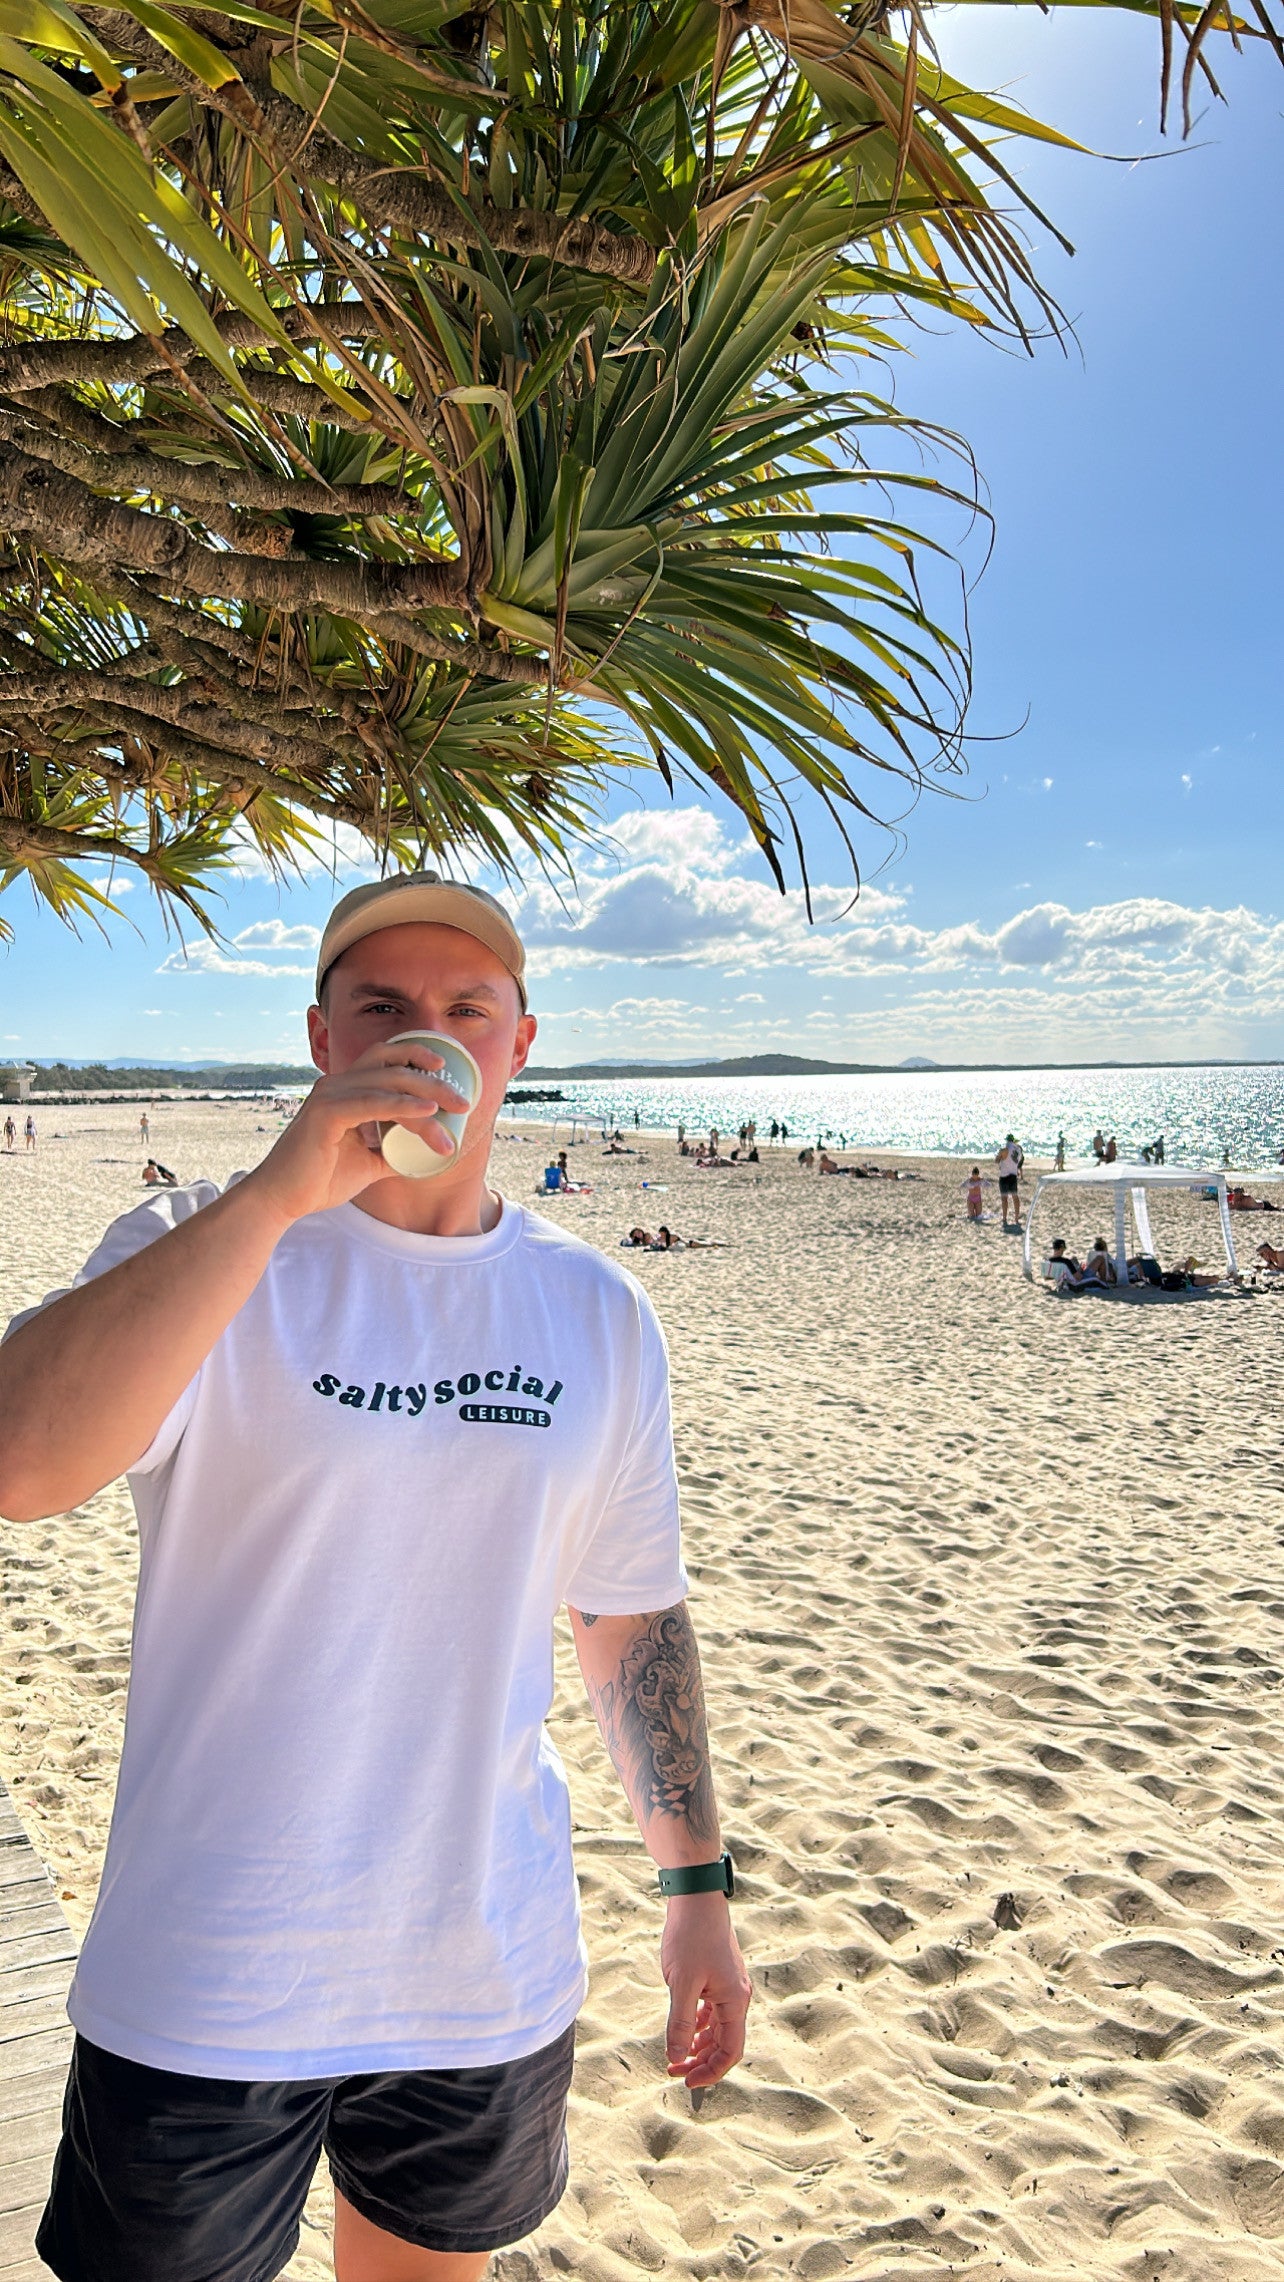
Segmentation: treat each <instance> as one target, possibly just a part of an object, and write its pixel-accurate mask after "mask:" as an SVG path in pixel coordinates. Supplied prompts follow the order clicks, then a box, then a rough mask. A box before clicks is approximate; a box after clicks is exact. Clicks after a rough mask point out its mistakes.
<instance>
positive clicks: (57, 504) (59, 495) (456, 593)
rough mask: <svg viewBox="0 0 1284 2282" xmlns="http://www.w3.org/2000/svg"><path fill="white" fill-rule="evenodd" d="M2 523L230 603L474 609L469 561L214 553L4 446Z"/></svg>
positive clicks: (0, 449) (343, 611)
mask: <svg viewBox="0 0 1284 2282" xmlns="http://www.w3.org/2000/svg"><path fill="white" fill-rule="evenodd" d="M0 525H2V526H5V527H7V528H8V529H9V530H11V531H21V532H23V533H24V534H26V535H27V536H29V537H32V538H34V539H36V540H37V541H38V542H39V543H41V544H43V545H46V546H48V547H49V548H50V550H51V552H53V553H55V554H58V555H61V556H62V557H63V559H64V560H66V561H68V562H70V563H73V564H75V565H77V566H82V565H83V566H86V567H90V568H92V569H95V570H106V571H113V570H118V569H121V568H128V569H130V570H138V571H146V572H150V573H151V574H152V575H153V576H154V577H156V578H159V579H161V580H162V581H163V582H164V584H165V585H166V586H167V587H169V588H170V589H171V590H174V589H177V590H178V591H180V592H182V593H187V594H192V595H199V596H217V597H218V598H219V599H220V600H224V601H233V602H258V603H264V604H268V605H271V606H273V607H275V608H277V609H280V610H328V611H332V612H334V613H335V614H336V615H338V616H340V617H344V618H357V619H363V618H369V617H374V616H378V615H380V614H381V613H387V612H389V611H398V610H405V609H407V608H409V609H415V608H418V609H430V610H431V609H437V610H451V611H455V612H459V613H461V614H463V613H465V612H466V609H467V604H466V596H465V580H466V572H465V568H464V566H463V565H462V564H459V563H452V562H446V561H441V560H439V561H437V562H427V563H370V564H362V563H360V562H351V563H345V562H316V561H311V560H303V559H301V558H299V557H293V558H282V559H271V558H268V557H265V556H262V555H247V554H238V553H236V552H234V551H233V550H231V549H228V550H226V551H223V550H220V549H218V548H216V547H205V546H202V545H201V544H200V543H199V542H198V541H197V540H195V539H192V538H190V537H189V536H188V534H187V532H186V531H184V529H183V527H182V525H181V524H180V523H177V522H175V521H173V520H172V519H171V518H170V517H168V516H163V515H150V514H145V513H143V512H141V511H140V510H139V509H138V508H135V507H124V506H122V505H120V504H119V502H114V501H108V500H103V499H100V498H99V497H98V496H97V494H96V493H95V492H93V491H91V490H90V489H89V487H88V486H87V485H86V484H83V483H80V482H78V481H77V480H76V478H75V477H74V476H67V475H62V474H59V473H57V472H56V471H54V470H52V469H51V468H50V467H49V466H48V465H47V464H46V463H44V462H43V461H41V460H38V459H34V458H33V457H32V456H31V455H30V453H28V452H22V451H18V450H16V449H15V448H14V447H13V446H12V445H5V444H0Z"/></svg>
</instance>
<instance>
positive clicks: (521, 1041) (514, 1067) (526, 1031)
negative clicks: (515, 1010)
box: [508, 1014, 539, 1078]
mask: <svg viewBox="0 0 1284 2282" xmlns="http://www.w3.org/2000/svg"><path fill="white" fill-rule="evenodd" d="M538 1029H539V1024H538V1022H537V1021H536V1020H535V1017H534V1015H533V1014H524V1015H523V1016H522V1018H521V1021H520V1022H519V1023H518V1025H517V1036H516V1038H515V1039H514V1040H513V1059H512V1062H511V1064H510V1065H509V1071H508V1074H509V1076H510V1078H515V1077H516V1076H517V1075H518V1072H519V1071H521V1070H524V1069H525V1067H526V1064H527V1062H528V1060H529V1059H530V1050H531V1047H532V1046H533V1045H534V1043H535V1033H536V1031H537V1030H538Z"/></svg>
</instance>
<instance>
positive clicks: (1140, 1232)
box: [1021, 1164, 1261, 1293]
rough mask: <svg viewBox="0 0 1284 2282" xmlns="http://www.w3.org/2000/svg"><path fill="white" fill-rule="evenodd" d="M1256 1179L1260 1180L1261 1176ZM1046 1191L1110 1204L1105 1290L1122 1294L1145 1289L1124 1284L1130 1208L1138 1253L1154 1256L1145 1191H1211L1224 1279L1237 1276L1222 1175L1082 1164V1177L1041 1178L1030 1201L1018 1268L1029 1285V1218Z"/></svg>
mask: <svg viewBox="0 0 1284 2282" xmlns="http://www.w3.org/2000/svg"><path fill="white" fill-rule="evenodd" d="M1257 1177H1258V1178H1259V1179H1260V1178H1261V1176H1260V1175H1258V1176H1257ZM1045 1189H1086V1190H1087V1191H1088V1192H1089V1194H1093V1193H1095V1194H1096V1195H1097V1196H1098V1197H1099V1198H1100V1199H1101V1202H1102V1203H1103V1204H1105V1203H1106V1202H1107V1201H1110V1202H1111V1203H1112V1204H1113V1207H1114V1228H1115V1243H1114V1251H1113V1253H1112V1255H1111V1257H1112V1260H1113V1263H1114V1271H1115V1275H1116V1277H1117V1279H1118V1281H1117V1282H1116V1284H1115V1285H1114V1286H1113V1287H1112V1286H1109V1285H1107V1286H1106V1287H1105V1288H1106V1289H1107V1290H1110V1289H1114V1290H1115V1291H1117V1292H1120V1293H1123V1292H1126V1291H1130V1290H1138V1291H1140V1290H1144V1289H1146V1287H1145V1286H1144V1285H1130V1284H1129V1282H1128V1213H1129V1209H1130V1208H1131V1211H1132V1223H1133V1228H1134V1229H1135V1231H1136V1236H1137V1249H1138V1250H1139V1251H1141V1252H1151V1253H1153V1251H1154V1245H1153V1243H1152V1241H1151V1235H1150V1214H1149V1212H1148V1210H1147V1208H1146V1191H1147V1189H1216V1191H1217V1210H1218V1213H1219V1215H1220V1217H1221V1224H1222V1242H1223V1244H1224V1245H1225V1247H1226V1270H1227V1274H1228V1275H1232V1276H1234V1275H1238V1273H1239V1263H1238V1261H1237V1260H1236V1258H1235V1238H1234V1236H1233V1234H1232V1233H1231V1220H1230V1207H1229V1205H1228V1204H1227V1202H1226V1174H1225V1173H1224V1172H1223V1171H1221V1170H1218V1171H1217V1172H1207V1173H1206V1172H1201V1170H1200V1168H1199V1167H1198V1166H1197V1165H1196V1166H1190V1165H1122V1164H1116V1165H1085V1166H1084V1168H1083V1170H1082V1172H1078V1173H1044V1175H1043V1177H1042V1179H1041V1180H1040V1182H1039V1185H1038V1187H1037V1188H1036V1190H1035V1192H1034V1195H1033V1197H1032V1198H1031V1200H1030V1210H1029V1211H1028V1213H1027V1214H1026V1217H1025V1240H1024V1242H1023V1244H1022V1247H1021V1265H1022V1268H1023V1269H1024V1271H1025V1273H1026V1275H1027V1276H1028V1277H1029V1278H1030V1279H1031V1281H1033V1279H1034V1266H1033V1257H1032V1256H1033V1249H1034V1246H1033V1232H1034V1216H1035V1214H1036V1212H1037V1211H1038V1209H1039V1199H1040V1197H1041V1196H1042V1195H1043V1192H1044V1190H1045Z"/></svg>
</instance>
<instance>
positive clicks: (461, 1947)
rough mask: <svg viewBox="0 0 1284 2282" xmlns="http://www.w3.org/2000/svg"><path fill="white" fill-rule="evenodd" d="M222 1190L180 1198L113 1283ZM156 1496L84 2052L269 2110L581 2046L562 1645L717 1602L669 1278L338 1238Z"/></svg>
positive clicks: (180, 1444)
mask: <svg viewBox="0 0 1284 2282" xmlns="http://www.w3.org/2000/svg"><path fill="white" fill-rule="evenodd" d="M217 1194H218V1190H217V1189H216V1188H215V1187H214V1185H213V1184H212V1183H210V1182H198V1183H197V1184H196V1185H195V1186H194V1187H192V1188H188V1189H175V1190H166V1191H162V1192H160V1193H159V1194H157V1195H154V1196H149V1197H148V1198H147V1199H146V1200H145V1202H143V1203H142V1204H139V1205H137V1206H136V1207H135V1208H134V1209H133V1211H131V1212H127V1213H125V1214H124V1215H123V1217H122V1218H121V1219H119V1220H117V1221H116V1222H115V1223H114V1224H113V1226H112V1227H111V1228H110V1229H109V1230H108V1232H107V1236H106V1238H105V1239H104V1241H103V1243H102V1244H101V1246H100V1247H99V1249H98V1250H97V1251H96V1252H95V1253H94V1254H93V1256H92V1258H91V1259H90V1260H89V1261H88V1263H87V1264H86V1266H85V1268H84V1269H83V1270H82V1271H81V1274H80V1275H79V1276H78V1277H77V1278H76V1281H77V1283H82V1282H85V1281H86V1280H88V1278H90V1277H92V1276H97V1275H101V1274H102V1273H103V1272H104V1271H105V1270H106V1269H108V1268H111V1267H114V1266H115V1265H116V1264H117V1263H118V1262H119V1261H121V1260H124V1259H126V1258H128V1257H129V1256H130V1255H132V1254H133V1253H135V1252H136V1251H138V1250H139V1249H141V1247H142V1246H143V1245H145V1244H148V1243H151V1242H153V1241H154V1240H155V1239H156V1238H157V1237H159V1236H161V1235H163V1234H164V1233H165V1231H166V1230H167V1229H169V1228H170V1227H171V1226H173V1225H174V1224H175V1223H176V1222H177V1221H179V1220H182V1219H185V1218H186V1217H187V1216H188V1215H189V1214H190V1213H192V1212H194V1211H196V1210H198V1209H199V1208H200V1207H201V1206H202V1205H205V1204H209V1203H211V1202H212V1201H213V1199H214V1197H215V1196H216V1195H217ZM52 1296H53V1297H55V1298H56V1297H57V1296H58V1295H57V1294H54V1295H52ZM45 1304H46V1305H48V1304H49V1302H46V1303H45ZM18 1320H19V1321H22V1320H25V1318H19V1319H18ZM130 1487H131V1489H132V1491H133V1495H134V1502H135V1505H136V1507H137V1510H138V1519H139V1532H140V1538H141V1569H140V1576H139V1586H138V1601H137V1607H136V1612H135V1619H134V1647H133V1671H132V1677H131V1681H130V1690H129V1705H128V1713H127V1718H126V1725H125V1744H124V1754H123V1758H122V1762H121V1770H120V1782H119V1787H118V1790H117V1794H116V1805H115V1811H114V1814H113V1817H112V1826H111V1836H110V1840H109V1843H108V1848H107V1860H106V1865H105V1868H104V1871H103V1879H102V1887H101V1890H100V1893H99V1898H98V1905H97V1908H96V1909H95V1911H94V1916H93V1921H92V1923H91V1925H90V1928H89V1932H88V1934H87V1936H86V1938H85V1944H84V1949H83V1952H82V1955H81V1959H80V1963H79V1965H78V1967H77V1969H76V1976H75V1980H74V1983H73V1985H72V1992H71V1997H70V2001H69V2006H68V2010H69V2012H70V2014H71V2018H72V2020H73V2021H74V2023H75V2025H76V2027H77V2028H78V2029H79V2030H80V2031H81V2032H82V2034H83V2035H85V2036H86V2037H88V2038H89V2039H90V2040H91V2041H92V2042H93V2043H95V2044H98V2045H101V2046H103V2047H105V2049H106V2050H107V2051H109V2052H114V2053H119V2054H122V2055H124V2056H125V2057H126V2058H128V2059H132V2060H138V2061H142V2062H144V2063H147V2064H149V2065H151V2066H153V2067H158V2068H166V2069H170V2070H173V2071H176V2072H178V2073H180V2074H185V2075H195V2076H213V2077H228V2078H253V2079H268V2078H274V2079H287V2078H298V2077H321V2076H339V2075H349V2074H364V2073H366V2072H373V2071H379V2070H392V2069H414V2068H455V2067H476V2066H483V2065H485V2064H487V2063H489V2062H492V2061H497V2060H505V2059H514V2058H516V2057H518V2056H519V2055H520V2054H522V2053H526V2052H532V2051H535V2050H537V2049H538V2048H539V2046H541V2045H543V2044H546V2043H548V2042H549V2041H550V2040H551V2039H552V2038H554V2037H555V2036H557V2035H559V2034H560V2033H561V2031H562V2030H563V2029H564V2028H566V2027H567V2026H568V2024H569V2023H570V2022H571V2021H572V2020H573V2019H574V2017H575V2014H576V2013H577V2011H578V2010H579V2007H580V2005H581V2003H582V2002H583V1997H584V1989H585V1960H584V1949H583V1944H582V1942H581V1939H580V1932H579V1911H578V1901H577V1894H576V1886H575V1877H574V1870H573V1866H572V1860H571V1838H570V1808H569V1801H568V1797H567V1789H566V1778H565V1774H564V1772H563V1769H562V1765H561V1762H560V1760H559V1758H558V1756H557V1753H556V1751H555V1750H554V1748H553V1745H552V1743H551V1741H550V1739H549V1736H548V1734H547V1732H546V1730H545V1727H544V1719H545V1715H546V1713H547V1711H548V1707H549V1702H550V1699H551V1695H552V1685H553V1671H552V1666H553V1620H554V1616H555V1613H556V1611H557V1609H558V1607H559V1605H560V1603H561V1602H562V1601H564V1600H569V1601H570V1602H571V1603H572V1605H574V1606H576V1607H578V1608H587V1609H589V1610H593V1611H597V1612H598V1613H600V1614H603V1615H615V1616H623V1615H631V1614H633V1613H635V1612H640V1611H642V1610H649V1609H658V1608H667V1607H671V1606H672V1605H673V1603H674V1602H676V1601H679V1600H681V1599H682V1597H683V1595H684V1593H685V1591H686V1584H687V1580H686V1576H685V1574H684V1571H683V1567H682V1562H681V1556H680V1550H679V1538H678V1500H677V1484H676V1479H675V1473H674V1463H673V1444H672V1432H671V1427H670V1421H669V1394H668V1367H667V1356H666V1352H665V1346H664V1340H663V1335H662V1334H661V1331H660V1328H659V1325H658V1323H657V1322H656V1319H655V1316H654V1314H653V1313H652V1310H651V1307H650V1304H649V1302H648V1301H647V1299H646V1297H645V1295H644V1293H643V1292H642V1291H641V1289H640V1287H639V1286H638V1285H637V1284H636V1283H635V1282H634V1280H633V1278H632V1277H631V1276H630V1275H628V1274H627V1272H626V1271H625V1270H624V1269H623V1268H621V1267H619V1266H617V1265H616V1264H615V1263H614V1262H613V1261H609V1260H606V1259H604V1258H603V1257H602V1256H601V1254H599V1253H598V1252H596V1251H594V1250H593V1249H592V1248H591V1247H590V1246H589V1245H587V1244H584V1243H581V1242H580V1241H579V1240H578V1239H577V1238H576V1237H574V1236H568V1235H566V1234H564V1233H563V1232H562V1230H561V1229H559V1228H555V1227H553V1226H552V1225H551V1224H550V1223H549V1222H548V1221H545V1220H541V1219H539V1218H538V1217H537V1216H536V1215H534V1214H532V1213H528V1212H526V1211H524V1210H523V1209H522V1207H521V1206H519V1205H514V1204H511V1203H508V1202H505V1204H504V1206H503V1210H502V1213H501V1216H500V1219H499V1221H498V1223H497V1224H496V1226H495V1227H494V1228H493V1229H492V1230H490V1231H489V1232H488V1233H487V1234H485V1235H481V1236H466V1237H450V1238H442V1237H431V1236H417V1235H410V1234H407V1233H406V1232H404V1231H403V1230H401V1229H396V1228H390V1227H386V1226H385V1225H384V1224H383V1223H382V1222H381V1221H377V1220H373V1219H371V1218H370V1216H369V1215H368V1214H367V1213H363V1212H361V1211H359V1210H358V1209H357V1207H356V1206H355V1205H343V1206H341V1207H339V1208H338V1209H337V1210H335V1211H331V1212H324V1213H317V1214H314V1215H313V1216H311V1217H310V1218H308V1219H306V1220H301V1221H299V1222H297V1223H296V1224H295V1226H294V1227H293V1228H292V1229H291V1230H290V1231H289V1233H288V1234H287V1235H286V1236H285V1237H284V1238H283V1239H282V1241H281V1242H280V1243H279V1244H278V1246H277V1248H276V1250H275V1252H274V1253H273V1255H272V1258H271V1260H270V1262H269V1264H268V1267H267V1269H266V1270H265V1272H264V1274H263V1277H262V1279H261V1281H260V1282H259V1284H258V1286H257V1288H256V1289H255V1291H254V1292H253V1293H252V1294H251V1296H250V1298H249V1299H248V1300H247V1301H246V1303H245V1305H244V1306H243V1307H242V1308H241V1310H240V1312H239V1314H237V1315H236V1316H235V1317H234V1318H233V1320H232V1322H231V1323H230V1324H229V1326H228V1328H227V1330H226V1331H225V1332H224V1333H223V1336H222V1338H221V1339H220V1340H219V1341H218V1343H217V1345H216V1346H215V1347H214V1348H213V1350H212V1351H211V1353H210V1354H209V1356H208V1357H207V1358H206V1360H205V1362H204V1364H203V1365H202V1367H201V1369H200V1370H199V1371H198V1373H197V1375H196V1377H195V1378H194V1379H193V1381H192V1382H191V1384H190V1386H189V1387H188V1388H187V1389H186V1391H185V1392H184V1394H183V1395H182V1397H181V1398H180V1400H179V1402H178V1403H177V1405H176V1406H175V1408H174V1410H173V1411H172V1412H171V1414H170V1416H169V1417H168V1418H167V1419H166V1421H165V1423H164V1425H163V1426H162V1427H161V1430H160V1432H159V1434H158V1435H157V1437H156V1440H155V1442H154V1443H153V1444H152V1447H151V1448H150V1450H148V1451H146V1452H145V1454H144V1455H143V1457H142V1458H140V1460H139V1462H138V1465H137V1466H136V1467H135V1469H134V1470H133V1472H132V1473H131V1475H130Z"/></svg>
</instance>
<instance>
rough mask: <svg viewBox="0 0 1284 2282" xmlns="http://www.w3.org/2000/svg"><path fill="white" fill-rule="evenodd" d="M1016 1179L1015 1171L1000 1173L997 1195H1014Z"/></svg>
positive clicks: (1017, 1178) (1017, 1179)
mask: <svg viewBox="0 0 1284 2282" xmlns="http://www.w3.org/2000/svg"><path fill="white" fill-rule="evenodd" d="M1018 1181H1019V1176H1018V1175H1017V1174H1016V1173H1000V1175H999V1195H1000V1196H1015V1195H1016V1193H1017V1186H1018Z"/></svg>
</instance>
